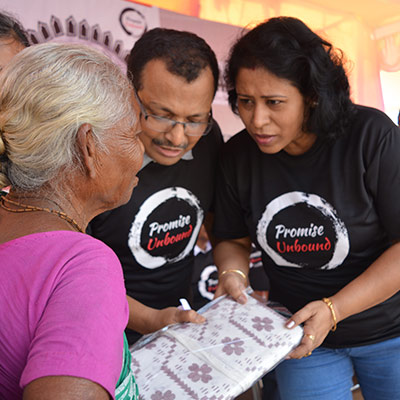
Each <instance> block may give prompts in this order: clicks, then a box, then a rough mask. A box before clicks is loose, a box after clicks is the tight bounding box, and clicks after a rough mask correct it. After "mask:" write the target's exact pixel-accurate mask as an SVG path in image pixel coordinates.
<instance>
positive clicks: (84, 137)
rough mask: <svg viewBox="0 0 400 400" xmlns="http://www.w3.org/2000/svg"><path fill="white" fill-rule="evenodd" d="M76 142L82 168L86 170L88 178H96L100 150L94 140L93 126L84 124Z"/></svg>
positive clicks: (79, 130) (79, 129) (80, 128)
mask: <svg viewBox="0 0 400 400" xmlns="http://www.w3.org/2000/svg"><path fill="white" fill-rule="evenodd" d="M76 142H77V146H78V151H79V153H80V157H81V160H82V166H83V167H84V168H85V171H86V173H87V174H88V176H89V177H90V178H94V177H95V176H96V154H97V153H98V148H97V147H96V144H95V141H94V138H93V132H92V125H91V124H82V125H81V126H80V127H79V128H78V133H77V135H76Z"/></svg>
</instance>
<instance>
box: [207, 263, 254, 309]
mask: <svg viewBox="0 0 400 400" xmlns="http://www.w3.org/2000/svg"><path fill="white" fill-rule="evenodd" d="M234 271H237V270H231V271H229V270H228V271H227V272H226V273H225V274H223V275H221V274H220V276H219V279H218V287H217V290H216V291H215V295H214V298H217V297H220V296H222V295H224V294H229V295H231V296H232V297H233V298H234V299H235V300H236V301H237V302H238V303H240V304H245V303H246V302H247V296H246V294H245V293H244V290H245V289H246V286H247V279H246V278H244V277H243V276H241V275H240V274H239V273H237V272H234Z"/></svg>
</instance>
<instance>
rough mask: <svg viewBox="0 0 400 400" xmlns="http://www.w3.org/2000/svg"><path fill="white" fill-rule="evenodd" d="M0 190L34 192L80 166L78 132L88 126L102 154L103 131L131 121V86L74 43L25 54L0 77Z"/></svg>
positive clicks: (108, 62)
mask: <svg viewBox="0 0 400 400" xmlns="http://www.w3.org/2000/svg"><path fill="white" fill-rule="evenodd" d="M0 88H1V91H0V189H1V187H4V186H6V185H8V184H11V185H12V186H13V188H14V189H15V190H24V191H31V190H36V189H39V188H40V187H41V186H43V185H44V184H46V183H47V182H49V181H50V180H51V179H53V178H54V177H56V176H57V174H58V173H59V172H60V170H61V169H63V171H64V170H68V171H71V172H72V171H74V170H75V169H77V168H80V167H81V163H80V158H79V155H78V154H77V153H76V149H77V147H76V134H77V131H78V129H79V127H80V126H81V125H82V124H85V123H88V124H91V125H92V128H93V129H92V131H93V134H94V137H95V140H96V145H97V146H99V148H100V149H101V150H103V151H106V150H107V149H106V148H105V145H104V143H105V141H106V137H105V133H106V131H107V130H109V129H110V128H112V127H113V126H115V125H116V124H117V123H119V122H120V121H126V124H127V127H128V126H132V125H133V124H134V123H135V122H136V115H135V113H134V110H133V109H132V106H131V101H132V86H131V84H130V83H129V81H128V79H127V78H126V77H125V75H124V74H123V73H122V71H121V70H120V69H119V67H118V66H117V65H115V64H114V63H113V62H112V61H111V60H110V59H109V58H108V57H106V56H105V55H103V54H101V53H99V52H97V51H96V50H94V49H92V48H90V47H87V46H82V45H77V44H60V43H46V44H40V45H36V46H32V47H29V48H27V49H24V50H23V51H22V52H20V53H19V54H18V55H16V56H15V57H14V59H13V60H12V61H11V62H10V64H9V65H8V66H7V67H6V68H5V69H4V70H3V72H2V73H1V74H0Z"/></svg>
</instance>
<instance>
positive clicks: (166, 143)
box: [153, 139, 188, 150]
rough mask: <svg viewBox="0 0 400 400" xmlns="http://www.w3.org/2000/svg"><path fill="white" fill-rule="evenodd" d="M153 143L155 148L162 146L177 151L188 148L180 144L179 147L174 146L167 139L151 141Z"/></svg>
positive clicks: (186, 145)
mask: <svg viewBox="0 0 400 400" xmlns="http://www.w3.org/2000/svg"><path fill="white" fill-rule="evenodd" d="M153 143H154V144H155V145H157V146H164V147H169V148H170V149H177V150H186V149H187V147H188V144H187V143H182V144H180V145H179V146H176V145H174V144H173V143H171V142H170V141H169V140H167V139H164V140H160V139H153Z"/></svg>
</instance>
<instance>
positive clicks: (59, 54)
mask: <svg viewBox="0 0 400 400" xmlns="http://www.w3.org/2000/svg"><path fill="white" fill-rule="evenodd" d="M0 87H1V94H0V188H1V187H5V186H7V185H10V186H11V190H10V192H9V193H8V194H7V193H2V196H1V197H0V265H1V268H0V321H1V323H0V398H2V399H3V398H4V399H8V400H12V399H20V398H22V397H23V398H24V399H27V400H32V399H41V400H44V399H58V400H60V399H96V400H101V399H110V398H118V399H122V398H124V399H128V398H129V399H131V398H136V396H137V388H136V385H135V383H134V379H133V377H132V375H131V373H130V353H129V351H128V349H127V342H126V340H125V338H124V328H125V326H126V324H127V321H128V314H129V312H128V304H127V300H126V293H125V288H124V281H123V276H122V270H121V265H120V263H119V261H118V258H117V257H116V256H115V254H114V253H113V252H112V250H111V249H110V248H108V247H107V246H106V245H104V244H103V243H101V242H100V241H97V240H96V239H94V238H92V237H90V236H88V235H86V234H85V229H86V226H87V224H88V222H89V221H90V220H91V219H92V218H93V217H94V216H96V215H97V214H99V213H101V212H103V211H105V210H108V209H111V208H114V207H118V206H120V205H122V204H124V203H125V202H126V201H128V200H129V198H130V196H131V193H132V190H133V188H134V186H136V184H137V177H136V176H135V174H136V173H137V172H138V169H139V168H140V166H141V163H142V157H143V146H142V144H141V142H140V140H139V139H138V136H137V134H138V131H139V125H138V118H137V112H136V111H137V110H136V108H135V107H136V104H135V102H134V96H133V92H132V88H131V85H130V83H129V81H128V80H127V79H126V77H125V76H124V75H123V74H122V73H121V71H120V70H119V68H118V67H117V66H115V65H114V64H113V63H112V62H111V61H110V60H109V59H108V58H107V57H105V56H104V55H102V54H100V53H98V52H97V51H94V50H92V49H90V48H88V47H84V46H79V45H71V44H55V43H48V44H43V45H37V46H33V47H30V48H27V49H25V50H23V51H22V52H21V53H19V54H18V55H16V56H15V57H14V58H13V60H12V61H11V62H10V64H8V65H7V66H6V67H5V69H4V70H3V71H2V72H1V74H0Z"/></svg>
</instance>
